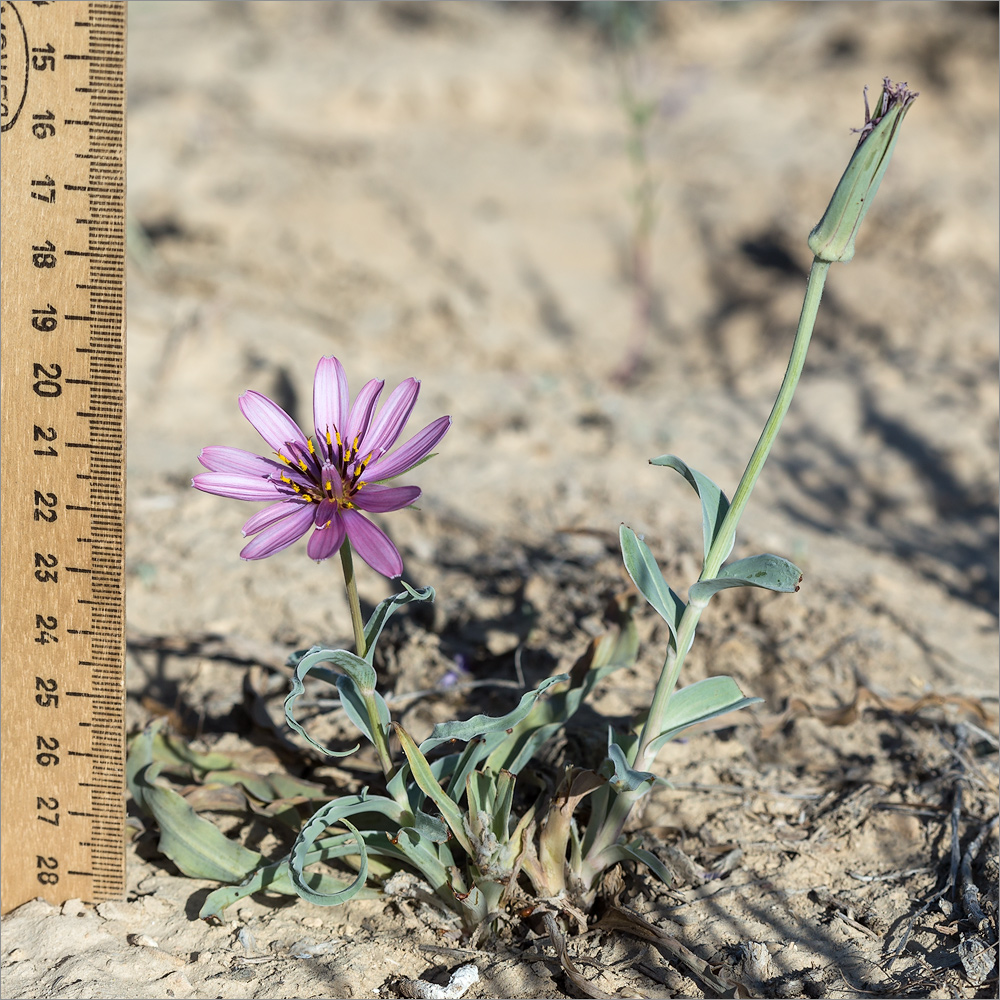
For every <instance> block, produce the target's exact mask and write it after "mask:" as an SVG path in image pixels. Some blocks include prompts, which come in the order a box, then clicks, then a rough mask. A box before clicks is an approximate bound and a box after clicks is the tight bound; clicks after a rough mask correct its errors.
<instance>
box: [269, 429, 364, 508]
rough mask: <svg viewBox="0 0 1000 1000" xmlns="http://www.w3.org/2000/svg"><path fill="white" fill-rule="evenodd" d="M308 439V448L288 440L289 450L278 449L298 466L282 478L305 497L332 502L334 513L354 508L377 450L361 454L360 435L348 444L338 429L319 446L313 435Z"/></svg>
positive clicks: (290, 464)
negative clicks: (363, 476)
mask: <svg viewBox="0 0 1000 1000" xmlns="http://www.w3.org/2000/svg"><path fill="white" fill-rule="evenodd" d="M307 441H308V447H307V448H303V447H302V446H301V445H300V444H298V442H296V441H286V442H285V449H286V451H287V454H284V453H283V452H280V451H279V452H276V454H277V456H278V458H279V459H281V461H282V462H284V463H285V465H287V466H288V467H289V469H290V470H294V473H292V474H289V473H282V475H281V482H283V483H284V484H285V485H286V486H290V487H291V488H292V489H293V490H294V491H295V493H296V494H297V495H298V496H300V497H302V499H303V500H308V501H309V502H310V503H318V504H323V503H326V504H328V505H330V506H329V508H328V509H329V511H330V513H331V514H332V513H333V512H334V511H337V510H353V509H354V507H355V504H354V502H353V501H352V499H351V498H352V497H353V496H354V495H355V494H356V493H358V492H360V491H361V490H362V489H363V488H364V486H365V485H366V483H365V480H363V479H362V478H361V476H362V474H363V473H364V471H365V467H366V466H367V465H368V463H369V462H370V461H371V460H372V457H373V455H374V453H371V452H370V453H369V454H368V455H366V456H365V457H364V458H360V457H359V451H358V445H359V444H360V442H359V441H358V439H357V438H355V439H354V441H353V442H352V443H351V444H350V445H349V446H348V447H346V448H345V447H344V442H343V441H342V440H341V437H340V434H339V433H338V432H337V431H336V430H334V432H333V436H332V437H331V435H330V432H329V431H327V434H326V440H325V441H323V440H322V439H321V440H320V447H319V448H317V447H316V444H315V442H314V441H313V439H312V438H308V439H307ZM326 523H329V520H327V522H326Z"/></svg>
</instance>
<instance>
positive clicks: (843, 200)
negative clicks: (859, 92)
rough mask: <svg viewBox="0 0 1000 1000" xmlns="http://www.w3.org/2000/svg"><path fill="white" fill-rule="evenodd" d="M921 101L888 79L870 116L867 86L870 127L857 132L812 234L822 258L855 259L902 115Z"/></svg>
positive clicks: (815, 250)
mask: <svg viewBox="0 0 1000 1000" xmlns="http://www.w3.org/2000/svg"><path fill="white" fill-rule="evenodd" d="M916 97H917V94H916V93H915V92H914V91H912V90H908V89H907V86H906V84H905V83H898V84H895V83H893V82H892V81H891V80H890V79H889V78H888V77H886V78H885V79H884V80H883V81H882V95H881V97H880V98H879V101H878V103H877V104H876V106H875V113H874V114H871V113H870V111H869V108H868V88H867V87H865V124H864V126H863V127H862V128H860V129H856V130H855V131H858V132H860V133H861V140H860V141H859V142H858V146H857V149H855V151H854V155H853V156H852V157H851V162H850V163H848V164H847V169H846V170H845V171H844V176H843V177H841V178H840V183H839V184H838V185H837V190H836V191H834V192H833V197H832V198H831V199H830V204H829V206H828V207H827V210H826V212H825V214H824V215H823V218H822V219H821V220H820V222H819V225H818V226H816V228H815V229H814V230H813V231H812V232H811V233H810V234H809V249H810V250H812V252H813V254H815V256H816V257H817V259H819V260H824V261H829V262H831V263H832V262H834V261H842V262H843V263H845V264H846V263H847V261H849V260H850V259H851V258H852V257H853V256H854V239H855V237H856V236H857V234H858V229H859V228H860V227H861V220H862V219H863V218H864V217H865V212H867V211H868V207H869V206H870V205H871V203H872V200H873V199H874V197H875V192H876V191H878V186H879V184H880V183H881V182H882V175H883V174H884V173H885V171H886V167H888V166H889V160H890V159H891V158H892V150H893V147H894V146H895V145H896V138H897V137H898V135H899V126H900V125H901V124H902V121H903V117H904V116H905V115H906V112H907V111H908V110H909V107H910V105H911V104H912V103H913V101H914V99H915V98H916Z"/></svg>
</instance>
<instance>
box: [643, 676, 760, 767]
mask: <svg viewBox="0 0 1000 1000" xmlns="http://www.w3.org/2000/svg"><path fill="white" fill-rule="evenodd" d="M763 700H764V699H763V698H746V697H744V695H743V692H742V691H741V690H740V686H739V685H738V684H737V683H736V681H734V680H733V679H732V677H706V678H704V679H703V680H700V681H696V682H695V683H694V684H689V685H688V686H687V687H683V688H680V689H679V690H677V691H675V692H674V693H673V695H672V696H671V698H670V703H669V705H667V710H666V712H665V713H664V716H663V724H664V729H663V732H662V733H660V735H659V736H657V737H656V738H655V739H654V740H652V741H651V742H650V744H649V751H650V752H653V753H655V752H656V751H657V750H659V749H660V747H662V746H663V744H664V743H667V742H668V741H669V740H672V739H674V738H675V737H677V736H679V735H680V734H681V733H682V732H684V730H685V729H690V728H691V726H696V725H698V724H699V723H701V722H707V721H708V720H709V719H714V718H716V717H717V716H720V715H725V714H726V713H727V712H736V711H739V710H740V709H741V708H746V707H747V706H748V705H756V704H758V703H759V702H761V701H763Z"/></svg>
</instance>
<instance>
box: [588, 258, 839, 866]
mask: <svg viewBox="0 0 1000 1000" xmlns="http://www.w3.org/2000/svg"><path fill="white" fill-rule="evenodd" d="M829 270H830V262H829V261H823V260H820V259H819V258H818V257H817V258H816V259H814V260H813V264H812V268H811V269H810V271H809V281H808V284H807V285H806V294H805V299H804V300H803V302H802V312H801V313H800V315H799V325H798V328H797V330H796V331H795V341H794V342H793V344H792V353H791V355H790V357H789V359H788V367H787V368H786V369H785V377H784V379H783V381H782V383H781V388H780V389H779V390H778V396H777V398H776V399H775V401H774V406H773V407H772V408H771V415H770V416H769V417H768V418H767V423H766V424H765V425H764V430H763V431H762V432H761V435H760V439H759V440H758V441H757V447H756V448H754V451H753V454H752V455H751V456H750V461H749V462H748V463H747V467H746V471H745V472H744V473H743V478H742V479H741V480H740V484H739V486H737V487H736V492H735V493H734V494H733V500H732V503H731V504H730V505H729V510H728V512H727V513H726V516H725V518H724V519H723V521H722V524H721V526H720V527H719V530H718V532H717V533H716V536H715V538H714V540H713V541H712V544H711V546H710V547H709V550H708V554H707V555H706V556H705V565H704V567H703V568H702V572H701V576H700V577H699V581H700V580H711V579H713V578H714V577H715V576H716V575H717V574H718V572H719V569H720V567H721V566H722V564H723V562H725V560H726V557H727V556H728V555H729V553H730V552H731V551H732V548H733V542H734V540H735V538H736V526H737V524H739V520H740V517H742V515H743V511H744V510H745V508H746V505H747V501H748V500H749V499H750V493H751V492H752V491H753V488H754V486H755V485H756V483H757V480H758V479H759V478H760V473H761V470H762V469H763V468H764V462H765V461H766V460H767V456H768V454H769V453H770V451H771V446H772V445H773V444H774V439H775V438H776V437H777V436H778V431H779V430H780V429H781V424H782V421H783V420H784V419H785V415H786V414H787V413H788V408H789V406H790V405H791V402H792V396H794V395H795V388H796V386H797V385H798V384H799V377H800V376H801V375H802V369H803V367H804V366H805V361H806V353H807V352H808V350H809V341H810V339H811V338H812V332H813V327H814V326H815V324H816V314H817V312H818V311H819V303H820V300H821V299H822V297H823V286H824V285H825V284H826V275H827V272H828V271H829ZM706 606H707V601H704V602H697V601H689V602H688V604H687V606H686V607H685V609H684V613H683V614H682V615H681V619H680V621H679V622H678V623H677V639H676V643H671V645H670V648H669V649H668V650H667V656H666V659H665V660H664V663H663V669H662V670H661V671H660V678H659V680H658V681H657V684H656V690H655V691H654V692H653V701H652V704H651V705H650V707H649V715H648V717H647V719H646V724H645V726H643V730H642V736H641V738H640V740H639V742H638V743H637V744H636V748H635V752H634V754H632V755H630V759H629V763H630V764H631V765H632V766H633V767H635V768H636V769H637V770H640V771H643V770H648V769H649V768H651V767H652V765H653V762H654V760H655V758H656V752H650V751H649V744H650V743H651V742H652V741H653V740H655V739H656V737H657V736H659V735H660V733H661V732H663V718H664V715H665V714H666V711H667V706H668V705H669V704H670V697H671V695H672V694H673V693H674V688H675V687H676V686H677V678H678V677H679V676H680V672H681V668H682V667H683V665H684V658H685V657H686V656H687V654H688V652H689V651H690V649H691V645H692V643H693V642H694V636H695V632H696V631H697V628H698V620H699V619H700V618H701V614H702V612H703V611H704V610H705V608H706ZM644 794H645V792H643V791H636V792H621V793H619V794H617V795H614V796H608V800H607V802H606V804H605V803H602V805H604V809H601V810H600V811H599V810H598V809H597V808H596V802H595V809H594V814H595V816H598V815H600V814H601V813H604V819H603V821H598V822H599V826H598V829H597V831H596V835H589V836H587V838H586V839H585V842H584V847H585V850H586V854H587V858H588V861H590V863H591V864H590V867H592V868H594V870H595V871H600V870H601V868H600V865H599V862H598V856H599V855H600V854H601V852H602V851H604V850H606V849H607V848H608V847H610V846H612V845H613V844H615V843H616V842H617V841H618V838H619V837H620V836H621V833H622V830H623V829H624V828H625V822H626V820H627V819H628V816H629V813H630V812H631V810H632V806H633V805H635V803H636V802H637V801H638V800H639V799H640V798H641V797H642V796H643V795H644ZM605 809H606V810H607V811H606V812H604V810H605ZM591 826H593V824H591Z"/></svg>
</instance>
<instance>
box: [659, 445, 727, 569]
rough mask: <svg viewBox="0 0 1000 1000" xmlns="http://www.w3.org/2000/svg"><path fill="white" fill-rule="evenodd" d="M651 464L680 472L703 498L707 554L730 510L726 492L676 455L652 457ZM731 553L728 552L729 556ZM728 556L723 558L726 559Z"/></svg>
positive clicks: (702, 511)
mask: <svg viewBox="0 0 1000 1000" xmlns="http://www.w3.org/2000/svg"><path fill="white" fill-rule="evenodd" d="M649 464H650V465H663V466H666V467H667V468H668V469H673V470H674V471H675V472H679V473H680V474H681V475H682V476H683V477H684V478H685V479H686V480H687V481H688V482H689V483H690V484H691V486H692V488H693V489H694V491H695V493H697V494H698V496H699V498H700V499H701V524H702V534H703V536H704V541H705V556H706V557H707V556H708V550H709V549H710V548H711V547H712V542H713V541H715V536H716V534H717V533H718V531H719V528H721V527H722V521H723V519H724V518H725V516H726V512H727V511H728V510H729V500H728V499H727V498H726V494H725V493H723V492H722V490H721V489H719V487H718V486H716V485H715V483H713V482H712V480H711V479H709V478H708V476H706V475H703V474H702V473H700V472H698V470H697V469H692V468H691V466H690V465H687V464H686V463H685V462H682V461H681V460H680V459H679V458H678V457H677V456H676V455H661V456H660V457H659V458H651V459H650V460H649ZM728 555H729V553H728V552H727V553H726V556H728ZM726 556H723V557H722V558H723V559H725V558H726Z"/></svg>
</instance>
